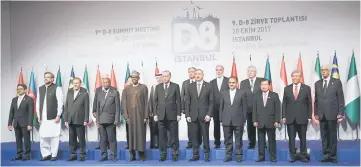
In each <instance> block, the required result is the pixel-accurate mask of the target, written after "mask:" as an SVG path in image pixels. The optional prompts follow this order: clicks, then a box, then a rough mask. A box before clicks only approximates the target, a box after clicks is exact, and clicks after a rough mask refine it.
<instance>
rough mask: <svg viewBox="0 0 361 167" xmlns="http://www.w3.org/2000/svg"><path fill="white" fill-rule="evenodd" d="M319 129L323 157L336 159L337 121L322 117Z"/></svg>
mask: <svg viewBox="0 0 361 167" xmlns="http://www.w3.org/2000/svg"><path fill="white" fill-rule="evenodd" d="M320 130H321V139H322V151H323V156H324V159H331V160H337V121H336V120H327V119H326V118H325V117H323V119H321V121H320Z"/></svg>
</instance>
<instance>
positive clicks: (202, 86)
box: [197, 81, 206, 99]
mask: <svg viewBox="0 0 361 167" xmlns="http://www.w3.org/2000/svg"><path fill="white" fill-rule="evenodd" d="M197 86H198V85H197ZM205 88H206V82H204V81H203V84H202V85H201V92H200V93H199V97H198V98H199V99H202V95H203V92H204V89H205Z"/></svg>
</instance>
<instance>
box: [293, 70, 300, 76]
mask: <svg viewBox="0 0 361 167" xmlns="http://www.w3.org/2000/svg"><path fill="white" fill-rule="evenodd" d="M294 73H299V74H300V76H302V72H301V71H298V70H293V71H292V73H291V77H292V75H293V74H294Z"/></svg>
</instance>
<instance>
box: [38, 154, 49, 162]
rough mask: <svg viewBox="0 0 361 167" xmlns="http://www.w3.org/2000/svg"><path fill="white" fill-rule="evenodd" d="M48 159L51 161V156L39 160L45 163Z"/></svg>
mask: <svg viewBox="0 0 361 167" xmlns="http://www.w3.org/2000/svg"><path fill="white" fill-rule="evenodd" d="M50 159H51V155H49V156H46V157H43V158H41V159H40V161H47V160H50Z"/></svg>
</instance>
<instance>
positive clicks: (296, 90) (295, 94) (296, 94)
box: [293, 85, 298, 100]
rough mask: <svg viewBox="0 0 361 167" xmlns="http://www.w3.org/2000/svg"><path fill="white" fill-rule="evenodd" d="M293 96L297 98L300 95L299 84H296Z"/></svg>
mask: <svg viewBox="0 0 361 167" xmlns="http://www.w3.org/2000/svg"><path fill="white" fill-rule="evenodd" d="M293 96H294V97H295V100H297V97H298V88H297V85H295V90H294V91H293Z"/></svg>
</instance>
